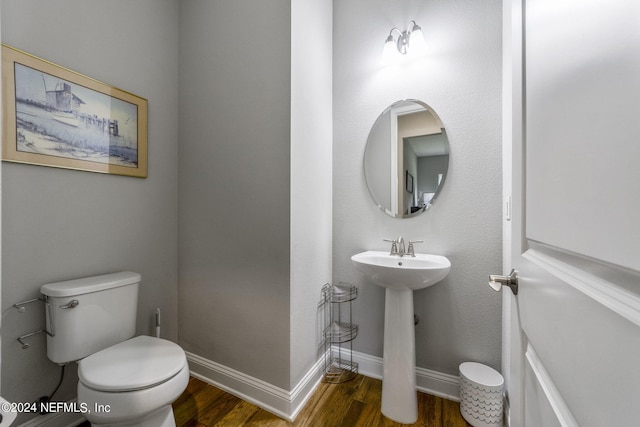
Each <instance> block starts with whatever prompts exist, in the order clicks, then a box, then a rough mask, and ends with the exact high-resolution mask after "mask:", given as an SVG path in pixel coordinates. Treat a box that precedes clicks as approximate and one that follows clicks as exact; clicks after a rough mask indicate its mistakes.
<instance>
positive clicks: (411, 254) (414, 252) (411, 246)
mask: <svg viewBox="0 0 640 427" xmlns="http://www.w3.org/2000/svg"><path fill="white" fill-rule="evenodd" d="M423 242H424V240H409V247H408V248H407V255H409V256H412V257H415V256H416V251H415V250H414V248H413V244H414V243H423Z"/></svg>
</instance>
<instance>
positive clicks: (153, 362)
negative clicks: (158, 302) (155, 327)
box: [41, 272, 189, 427]
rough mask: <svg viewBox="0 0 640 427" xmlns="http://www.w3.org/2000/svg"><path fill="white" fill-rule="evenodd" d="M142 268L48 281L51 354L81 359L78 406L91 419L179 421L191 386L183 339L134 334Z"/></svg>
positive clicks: (161, 425) (153, 424)
mask: <svg viewBox="0 0 640 427" xmlns="http://www.w3.org/2000/svg"><path fill="white" fill-rule="evenodd" d="M140 281H141V277H140V275H139V274H137V273H131V272H121V273H113V274H107V275H102V276H94V277H89V278H83V279H75V280H70V281H65V282H57V283H50V284H46V285H43V286H42V288H41V292H42V294H43V295H44V296H45V301H46V303H45V307H46V310H47V330H48V331H49V332H50V333H49V334H48V336H47V356H48V357H49V359H50V360H52V361H53V362H55V363H60V364H64V363H68V362H71V361H77V363H78V378H79V381H78V405H79V408H80V410H81V411H82V412H83V413H84V416H85V417H86V418H87V420H89V421H90V422H91V425H92V426H139V427H175V421H174V418H173V410H172V408H171V403H173V401H175V400H176V399H177V398H178V397H179V396H180V395H181V394H182V392H183V391H184V390H185V389H186V387H187V383H188V382H189V367H188V365H187V358H186V356H185V353H184V350H182V348H180V346H178V345H177V344H175V343H173V342H171V341H167V340H164V339H161V338H153V337H149V336H145V335H140V336H137V337H133V335H134V333H135V319H136V313H137V300H138V285H139V283H140Z"/></svg>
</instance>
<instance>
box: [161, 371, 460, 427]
mask: <svg viewBox="0 0 640 427" xmlns="http://www.w3.org/2000/svg"><path fill="white" fill-rule="evenodd" d="M381 394H382V382H381V381H380V380H375V379H372V378H368V377H365V376H362V375H358V376H356V378H354V379H353V380H351V381H348V382H346V383H342V384H326V383H321V384H320V385H319V386H318V388H317V389H316V391H315V392H314V394H313V396H312V397H311V398H310V399H309V401H308V402H307V404H306V405H305V407H304V408H303V409H302V411H300V413H299V414H298V416H297V417H296V419H295V421H294V422H293V423H291V422H288V421H285V420H283V419H281V418H278V417H277V416H275V415H273V414H271V413H269V412H267V411H265V410H263V409H260V408H258V407H257V406H255V405H252V404H251V403H248V402H245V401H243V400H242V399H240V398H237V397H235V396H233V395H231V394H229V393H226V392H224V391H222V390H220V389H218V388H216V387H214V386H212V385H209V384H206V383H204V382H202V381H200V380H197V379H195V378H191V379H190V380H189V385H188V387H187V390H185V392H184V393H183V394H182V396H180V398H179V399H178V400H177V401H176V402H175V403H174V404H173V412H174V415H175V418H176V426H177V427H202V426H206V427H213V426H221V427H222V426H228V427H239V426H278V427H279V426H296V427H299V426H318V427H333V426H336V427H337V426H344V427H352V426H353V427H355V426H372V427H376V426H385V427H387V426H389V427H391V426H403V425H407V424H399V423H396V422H393V421H391V420H389V419H388V418H385V417H384V416H383V415H382V413H381V412H380V398H381ZM411 425H413V426H425V427H426V426H428V427H468V426H470V424H467V423H466V421H465V420H464V419H463V418H462V415H460V406H459V404H458V403H457V402H453V401H450V400H446V399H442V398H439V397H434V396H430V395H428V394H424V393H418V421H417V422H416V423H415V424H411Z"/></svg>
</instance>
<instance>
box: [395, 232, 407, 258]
mask: <svg viewBox="0 0 640 427" xmlns="http://www.w3.org/2000/svg"><path fill="white" fill-rule="evenodd" d="M397 242H398V256H404V254H405V250H404V239H403V238H402V236H400V237H398V240H397Z"/></svg>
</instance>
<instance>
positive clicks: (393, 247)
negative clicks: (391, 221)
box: [382, 239, 398, 255]
mask: <svg viewBox="0 0 640 427" xmlns="http://www.w3.org/2000/svg"><path fill="white" fill-rule="evenodd" d="M382 240H383V241H385V242H390V243H391V252H389V255H398V241H397V240H395V239H394V240H391V239H382Z"/></svg>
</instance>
